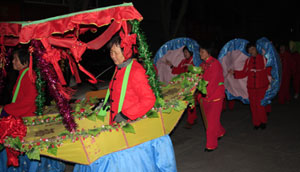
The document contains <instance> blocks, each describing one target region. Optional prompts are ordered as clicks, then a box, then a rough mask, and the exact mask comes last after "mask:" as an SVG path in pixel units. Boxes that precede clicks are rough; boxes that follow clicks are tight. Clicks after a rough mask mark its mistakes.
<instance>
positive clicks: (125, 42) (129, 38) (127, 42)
mask: <svg viewBox="0 0 300 172" xmlns="http://www.w3.org/2000/svg"><path fill="white" fill-rule="evenodd" d="M122 27H123V30H124V32H122V31H121V32H120V37H121V39H122V40H121V45H120V46H121V48H123V55H124V57H125V60H126V59H129V58H130V57H131V56H132V45H135V44H136V34H131V35H129V34H128V28H127V22H126V21H123V23H122Z"/></svg>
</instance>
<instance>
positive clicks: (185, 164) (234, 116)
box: [171, 100, 300, 172]
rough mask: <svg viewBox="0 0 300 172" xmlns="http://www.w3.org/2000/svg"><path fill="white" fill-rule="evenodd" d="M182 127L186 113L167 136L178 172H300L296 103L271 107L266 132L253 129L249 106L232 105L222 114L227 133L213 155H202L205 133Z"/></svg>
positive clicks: (200, 126)
mask: <svg viewBox="0 0 300 172" xmlns="http://www.w3.org/2000/svg"><path fill="white" fill-rule="evenodd" d="M198 116H199V117H200V119H198V124H197V125H195V126H194V127H193V128H192V129H190V130H187V129H185V128H184V124H185V122H186V114H184V116H183V118H182V119H181V121H180V122H179V124H178V126H177V128H176V129H175V130H174V131H173V133H172V134H171V138H172V141H173V145H174V150H175V154H176V161H177V168H178V171H179V172H201V171H205V172H254V171H255V172H269V171H270V172H300V101H299V100H298V101H293V102H291V103H289V104H287V105H279V104H277V103H276V101H275V102H274V103H273V104H272V113H271V114H270V116H269V123H268V126H267V129H266V130H258V131H257V130H253V126H252V124H251V114H250V109H249V106H247V105H243V104H241V103H239V102H236V106H235V108H234V110H232V111H229V110H228V111H225V112H223V113H222V116H221V121H222V124H223V126H224V128H225V129H226V130H227V133H226V135H225V136H224V137H223V139H222V140H221V141H220V142H219V148H218V149H217V150H215V151H214V152H209V153H208V152H204V148H205V142H206V139H205V131H204V128H203V124H202V119H201V115H200V112H199V111H198Z"/></svg>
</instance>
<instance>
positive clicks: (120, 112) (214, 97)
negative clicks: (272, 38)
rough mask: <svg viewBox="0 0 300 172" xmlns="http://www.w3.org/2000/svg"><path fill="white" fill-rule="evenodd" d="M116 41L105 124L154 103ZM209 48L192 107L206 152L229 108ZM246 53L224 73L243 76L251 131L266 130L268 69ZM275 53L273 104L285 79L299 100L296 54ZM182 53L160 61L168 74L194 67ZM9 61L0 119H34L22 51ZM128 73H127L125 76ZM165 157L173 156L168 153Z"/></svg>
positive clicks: (250, 47)
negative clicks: (175, 60) (8, 94)
mask: <svg viewBox="0 0 300 172" xmlns="http://www.w3.org/2000/svg"><path fill="white" fill-rule="evenodd" d="M121 41H122V40H121V38H120V35H119V33H117V34H116V35H115V36H114V37H113V38H112V39H111V41H110V42H109V43H108V48H109V49H110V57H111V59H112V60H113V62H114V63H115V65H116V68H115V73H114V75H113V78H112V80H111V82H110V84H109V91H108V94H107V97H106V100H105V102H104V103H105V104H106V105H107V106H108V105H109V106H110V108H109V111H110V123H111V124H112V123H115V122H117V123H119V122H122V121H128V120H135V119H137V118H139V117H142V116H144V115H145V114H146V113H147V112H148V111H149V110H150V109H151V108H152V107H153V106H154V103H155V100H156V98H155V95H154V93H153V91H152V89H151V87H150V85H149V84H148V80H147V75H146V74H145V69H144V68H143V67H142V65H141V64H140V63H139V62H138V61H136V60H134V59H133V58H131V57H132V56H133V51H132V49H130V48H129V47H126V46H124V45H128V44H129V45H130V44H131V45H132V44H133V42H127V44H121ZM212 48H213V47H211V46H206V45H202V46H201V47H200V49H199V52H200V57H201V60H202V63H201V64H200V66H201V67H202V68H203V70H204V74H203V79H204V80H206V81H208V85H207V93H205V94H203V93H201V92H196V93H195V101H196V104H199V105H200V108H201V114H202V117H203V120H204V123H205V128H206V147H205V149H204V150H205V151H206V152H211V151H214V150H215V149H216V148H217V147H218V140H219V139H220V138H222V137H223V136H224V135H225V133H226V131H225V129H224V127H223V126H222V125H221V123H220V117H221V113H222V110H224V106H226V102H227V103H228V104H229V108H230V109H232V108H233V106H234V102H233V101H226V98H225V87H224V75H223V69H222V66H221V64H220V62H219V61H218V60H217V59H216V58H214V57H213V56H212V50H213V49H212ZM246 50H247V52H248V53H249V54H250V58H248V59H247V60H246V61H245V63H244V67H243V69H242V70H240V71H238V70H234V69H229V70H228V73H229V74H230V75H233V77H234V78H235V79H241V78H247V91H248V94H249V102H250V109H251V113H252V123H253V125H254V129H256V130H257V129H265V128H266V126H267V114H268V113H269V112H270V111H271V107H270V106H269V105H268V106H262V105H261V100H262V99H263V98H264V95H265V93H266V91H267V89H268V87H269V84H270V81H269V79H268V78H269V77H270V76H271V69H272V68H271V67H266V63H267V59H266V58H265V57H264V56H263V55H262V54H259V53H258V51H257V49H256V45H255V44H251V43H248V44H247V47H246ZM279 52H280V58H281V63H282V82H281V87H280V91H279V93H278V102H279V103H280V104H285V103H288V102H289V101H290V100H291V95H290V90H289V89H290V83H291V79H292V80H293V88H294V95H293V96H292V97H293V98H294V99H297V98H298V97H299V89H300V88H299V87H300V72H299V70H300V68H299V66H300V55H299V53H297V52H290V51H289V50H288V48H287V46H284V45H281V46H280V50H279ZM183 54H184V57H185V58H184V59H183V60H182V61H181V62H180V63H179V65H178V66H173V65H172V63H170V62H169V61H168V60H166V61H165V63H166V64H167V65H168V66H169V67H170V68H171V70H172V73H173V74H180V73H183V72H188V66H189V65H194V64H193V52H192V51H190V50H189V49H188V48H187V47H184V48H183ZM12 63H13V68H14V70H17V71H19V76H18V78H17V81H16V83H15V86H14V88H13V94H12V95H13V96H12V101H11V103H9V104H6V105H5V106H4V107H3V109H2V112H1V118H3V117H9V116H17V117H26V116H34V115H35V114H34V112H35V109H36V105H35V97H36V96H37V91H36V88H35V86H34V84H33V83H32V82H31V81H30V78H29V76H28V75H29V73H28V65H29V53H28V51H27V50H23V49H19V50H17V51H15V52H14V53H13V61H12ZM128 70H129V72H127V71H128ZM126 75H127V76H126ZM124 83H125V85H126V87H127V91H126V93H125V95H127V96H125V97H124V95H123V96H122V92H123V89H124V88H123V87H124ZM224 102H225V103H224ZM120 104H121V106H120ZM105 107H106V106H104V108H105ZM105 110H107V108H105ZM187 113H188V118H187V123H186V125H185V128H188V129H190V128H192V126H193V125H194V124H195V123H196V120H197V111H196V108H195V107H193V108H192V107H188V110H187ZM167 139H169V138H167ZM6 151H7V152H8V154H9V153H15V152H13V150H10V149H9V148H7V149H6ZM171 153H173V156H174V152H171ZM172 161H174V159H173V160H172ZM172 163H174V162H172ZM76 168H77V169H78V170H81V169H83V168H85V167H84V166H80V165H78V166H76ZM175 168H176V166H175ZM175 170H176V169H175Z"/></svg>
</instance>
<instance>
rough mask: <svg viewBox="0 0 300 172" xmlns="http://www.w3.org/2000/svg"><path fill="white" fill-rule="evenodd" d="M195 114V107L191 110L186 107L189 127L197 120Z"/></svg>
mask: <svg viewBox="0 0 300 172" xmlns="http://www.w3.org/2000/svg"><path fill="white" fill-rule="evenodd" d="M197 118H198V117H197V112H196V107H194V108H193V109H192V108H191V107H188V117H187V122H188V123H189V124H191V125H193V124H194V123H195V120H196V119H197Z"/></svg>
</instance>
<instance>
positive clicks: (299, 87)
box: [293, 69, 300, 94]
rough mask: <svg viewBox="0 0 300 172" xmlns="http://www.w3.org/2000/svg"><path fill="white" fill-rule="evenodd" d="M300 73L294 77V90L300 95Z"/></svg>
mask: <svg viewBox="0 0 300 172" xmlns="http://www.w3.org/2000/svg"><path fill="white" fill-rule="evenodd" d="M298 70H299V69H298ZM298 73H299V72H298ZM298 73H295V74H294V75H293V87H294V90H295V94H299V93H300V74H298Z"/></svg>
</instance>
